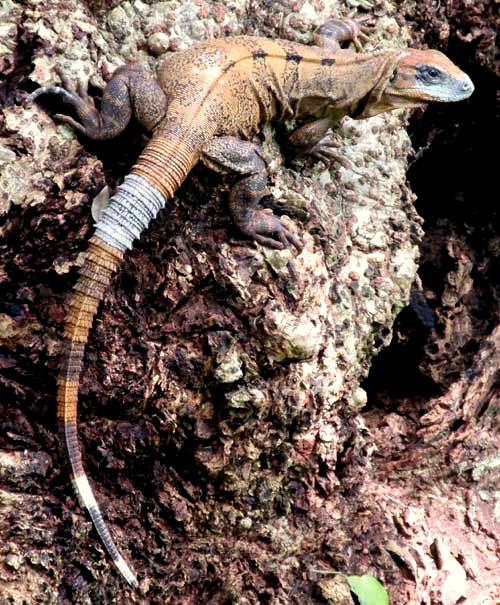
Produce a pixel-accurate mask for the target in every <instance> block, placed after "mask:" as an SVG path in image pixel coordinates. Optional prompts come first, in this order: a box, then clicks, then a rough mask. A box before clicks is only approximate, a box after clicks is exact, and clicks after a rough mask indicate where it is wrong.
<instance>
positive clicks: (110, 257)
mask: <svg viewBox="0 0 500 605" xmlns="http://www.w3.org/2000/svg"><path fill="white" fill-rule="evenodd" d="M192 163H193V155H192V154H190V153H188V151H187V150H186V149H185V148H183V146H182V145H179V144H178V143H177V144H174V143H173V142H171V141H170V140H166V139H162V138H159V137H158V138H156V139H153V140H152V141H151V142H150V144H149V145H148V147H147V148H146V149H145V150H144V152H143V153H142V155H141V156H140V158H139V160H138V161H137V164H136V165H135V166H134V168H133V169H132V172H131V174H129V175H128V176H127V177H125V181H124V183H123V184H122V185H121V186H120V187H119V188H118V190H117V192H116V194H115V195H114V196H113V197H112V198H111V200H110V203H109V205H108V206H107V207H106V208H105V210H104V211H103V215H102V218H101V219H100V220H99V222H98V223H97V225H96V232H95V235H94V236H93V237H92V238H91V240H90V244H89V249H88V251H87V254H86V257H85V261H84V264H83V267H82V268H81V270H80V276H79V279H78V281H77V283H76V285H75V288H74V292H73V295H72V297H71V300H70V303H69V312H68V316H67V319H66V327H65V333H64V340H65V344H64V354H63V359H62V364H61V371H60V375H59V380H58V393H57V403H58V408H57V416H58V421H59V424H60V427H61V431H62V433H63V434H64V440H65V443H66V450H67V453H68V457H69V461H70V464H71V480H72V483H73V486H74V488H75V492H76V495H77V497H78V499H79V501H80V503H81V504H82V505H83V506H84V507H85V508H86V509H87V510H88V512H89V514H90V517H91V519H92V523H93V524H94V526H95V528H96V529H97V532H98V533H99V536H100V537H101V540H102V543H103V544H104V547H105V548H106V550H107V551H108V553H109V555H110V557H111V559H112V560H113V562H114V564H115V565H116V567H117V568H118V571H119V572H120V574H121V575H122V576H123V577H124V578H125V580H126V581H127V582H128V583H129V584H130V586H132V587H133V588H137V587H138V585H139V584H138V581H137V578H136V576H135V574H134V572H133V571H132V569H131V568H130V567H129V565H128V564H127V563H126V561H125V559H124V558H123V557H122V555H121V554H120V551H119V550H118V548H117V546H116V544H115V543H114V541H113V538H112V537H111V534H110V532H109V530H108V528H107V526H106V523H105V522H104V519H103V517H102V514H101V511H100V509H99V505H98V504H97V501H96V499H95V497H94V494H93V492H92V488H91V486H90V483H89V481H88V479H87V475H86V473H85V470H84V468H83V462H82V454H81V450H80V444H79V441H78V427H77V405H78V389H79V384H80V376H81V372H82V368H83V360H84V352H85V346H86V344H87V340H88V335H89V331H90V328H91V327H92V323H93V321H94V317H95V315H96V313H97V309H98V306H99V303H100V301H101V300H102V299H103V297H104V293H105V291H106V289H107V288H108V287H109V284H110V281H111V276H112V274H113V272H114V271H115V270H116V268H117V267H118V265H119V264H120V263H121V261H122V259H123V256H124V253H125V252H126V250H128V249H130V248H132V245H133V241H134V239H136V238H138V237H139V236H140V235H141V233H142V231H144V229H146V227H147V226H148V225H149V223H150V221H151V219H153V218H155V217H156V215H157V214H158V212H159V211H160V210H161V209H162V208H164V207H165V204H166V201H167V199H169V198H170V197H172V196H173V194H174V192H175V190H176V189H177V188H178V187H179V185H180V184H181V183H182V181H183V180H184V179H185V177H186V176H187V173H188V172H189V170H190V169H191V166H192Z"/></svg>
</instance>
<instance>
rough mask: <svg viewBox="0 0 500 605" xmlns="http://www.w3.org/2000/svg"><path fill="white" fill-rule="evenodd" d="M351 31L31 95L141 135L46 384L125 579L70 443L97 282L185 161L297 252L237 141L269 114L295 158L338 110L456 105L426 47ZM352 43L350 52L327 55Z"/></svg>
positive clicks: (243, 220) (332, 24)
mask: <svg viewBox="0 0 500 605" xmlns="http://www.w3.org/2000/svg"><path fill="white" fill-rule="evenodd" d="M361 35H362V34H361V29H360V27H359V25H358V24H357V23H356V22H355V21H353V20H351V19H345V20H330V21H328V22H326V23H325V24H324V25H322V26H321V27H320V28H319V29H318V30H317V31H316V33H315V37H314V45H313V46H306V45H302V44H297V43H294V42H289V41H285V40H271V39H266V38H260V37H253V36H237V37H232V38H227V39H218V40H210V41H207V42H203V43H201V44H198V45H197V46H194V47H193V48H190V49H188V50H185V51H182V52H177V53H172V54H169V55H168V56H166V58H165V59H164V60H163V62H162V64H161V66H160V68H159V72H158V75H157V77H153V76H152V75H151V74H150V73H148V72H147V71H145V70H144V69H143V68H141V67H139V66H138V65H137V64H130V65H126V66H124V67H121V68H119V69H118V70H116V72H115V73H114V75H113V77H112V79H111V80H110V81H109V83H108V84H107V86H106V88H105V90H104V92H103V97H102V105H101V110H100V111H97V110H96V108H95V106H94V103H93V101H92V99H91V98H90V97H88V96H87V94H86V92H85V91H83V90H81V87H80V90H78V92H77V91H75V90H74V89H73V88H72V86H71V85H70V84H69V83H67V82H66V81H65V78H62V80H63V85H65V88H63V87H60V86H48V87H42V88H39V89H38V90H36V91H35V92H34V93H32V94H31V95H30V97H29V99H30V100H31V101H32V100H33V99H35V98H37V97H38V96H40V95H42V94H45V93H54V94H57V95H60V96H62V97H63V99H64V101H66V102H67V103H68V104H69V105H70V106H71V107H72V109H73V110H74V113H75V115H76V119H74V118H72V117H70V116H67V115H57V116H55V117H56V118H58V119H59V120H60V121H62V122H66V123H67V124H70V125H71V126H72V127H73V128H75V129H76V130H77V131H79V132H81V133H83V134H84V135H86V136H87V137H89V138H91V139H99V140H102V139H109V138H112V137H115V136H116V135H118V134H119V133H120V132H122V131H123V130H124V128H125V127H126V126H127V124H128V122H129V121H130V119H131V116H132V115H134V116H135V118H136V119H137V120H138V121H139V123H140V124H142V125H143V126H144V127H145V128H146V129H147V130H149V131H150V132H151V133H152V136H151V139H150V141H149V143H148V144H147V146H146V147H145V149H144V150H143V151H142V153H141V154H140V156H139V158H138V160H137V162H136V163H135V165H134V166H133V168H132V169H131V171H130V174H129V175H128V176H126V177H125V180H124V182H123V184H122V185H121V186H119V187H118V189H117V192H116V193H115V195H113V196H112V197H111V199H110V202H109V205H108V206H107V207H106V208H105V209H104V211H103V213H102V217H101V218H100V220H98V222H97V224H96V228H95V234H94V236H93V237H92V238H91V239H90V246H89V249H88V252H87V253H86V256H85V261H84V264H83V267H82V269H81V271H80V276H79V279H78V281H77V283H76V285H75V287H74V293H73V296H72V298H71V301H70V303H69V312H68V315H67V320H66V329H65V337H64V338H65V344H64V354H63V359H62V364H61V372H60V376H59V381H58V394H57V402H58V412H57V415H58V421H59V423H60V424H61V425H62V430H63V433H64V439H65V442H66V448H67V452H68V455H69V460H70V464H71V471H72V482H73V485H74V488H75V490H76V493H77V495H78V498H79V500H80V501H81V503H82V504H83V506H85V507H86V508H87V510H88V511H89V513H90V516H91V518H92V521H93V523H94V526H95V527H96V529H97V531H98V533H99V535H100V537H101V540H102V542H103V544H104V546H105V548H106V550H107V551H108V553H109V554H110V556H111V558H112V560H113V562H114V563H115V565H116V567H117V568H118V570H119V571H120V573H121V575H122V576H123V577H124V578H125V580H127V582H128V583H129V584H130V585H131V586H133V587H137V586H138V581H137V579H136V576H135V575H134V573H133V572H132V570H131V568H130V567H129V565H128V564H127V563H126V562H125V560H124V558H123V557H122V555H121V554H120V552H119V550H118V549H117V547H116V545H115V543H114V541H113V539H112V537H111V534H110V532H109V530H108V528H107V526H106V524H105V522H104V520H103V517H102V514H101V511H100V509H99V506H98V504H97V502H96V499H95V497H94V494H93V492H92V488H91V486H90V484H89V481H88V479H87V475H86V473H85V470H84V467H83V463H82V455H81V451H80V445H79V441H78V435H77V402H78V389H79V382H80V374H81V372H82V367H83V361H84V351H85V346H86V343H87V339H88V334H89V330H90V328H91V326H92V323H93V320H94V317H95V315H96V313H97V309H98V306H99V303H100V301H101V300H102V299H103V297H104V293H105V291H106V289H107V288H108V287H109V284H110V280H111V276H112V274H113V272H114V271H115V270H116V269H117V267H118V266H119V264H120V263H121V261H122V259H123V255H124V253H125V252H126V251H127V250H129V249H131V248H132V246H133V242H134V240H135V239H136V238H138V237H140V235H141V233H142V232H143V231H144V230H145V229H146V228H147V227H148V225H149V223H150V221H151V220H152V219H153V218H155V217H156V215H157V214H158V212H159V210H161V209H162V208H163V207H164V206H165V204H166V202H167V200H168V199H169V198H171V197H172V196H173V195H174V193H175V191H176V189H177V188H178V187H179V186H180V185H181V183H182V182H183V181H184V179H185V178H186V176H187V175H188V173H189V171H190V170H191V168H193V166H194V165H195V164H196V163H197V162H198V161H200V160H201V161H202V162H204V163H205V164H206V165H208V166H209V167H211V168H214V169H216V170H226V171H233V172H235V173H236V174H237V175H238V177H239V178H238V180H237V182H236V184H235V185H234V186H233V187H232V189H231V191H230V194H229V208H230V213H231V216H232V218H233V220H234V223H235V225H236V227H237V228H238V229H239V231H240V232H241V233H242V234H243V235H245V236H246V237H248V238H250V239H252V240H254V241H256V242H257V243H259V244H262V245H263V246H268V247H272V248H284V247H287V246H294V247H295V248H296V249H297V250H298V251H300V250H301V249H302V242H301V240H300V238H299V237H298V236H297V235H296V234H295V233H293V232H292V231H290V230H289V229H287V228H286V227H285V226H284V225H283V224H282V223H281V221H280V220H279V218H278V217H277V216H275V215H274V214H273V213H272V212H270V211H269V210H265V209H263V208H261V207H259V202H260V200H261V199H262V198H263V197H264V196H266V195H268V193H269V192H268V188H267V171H266V165H265V163H264V161H263V159H262V157H261V154H260V152H259V147H258V145H256V144H255V143H253V142H251V141H250V140H249V139H250V137H251V136H252V135H253V134H255V133H256V132H257V131H258V128H259V125H261V124H262V123H264V122H269V121H273V120H287V119H290V118H295V119H297V120H306V121H305V122H304V123H303V124H302V125H300V126H299V127H298V128H297V129H296V130H295V131H294V132H293V133H292V134H291V135H290V137H289V139H288V144H289V147H290V148H291V149H292V150H293V151H295V152H297V153H300V154H303V155H304V154H307V153H310V154H312V155H315V156H317V157H320V158H323V159H325V158H327V159H328V157H331V155H332V154H333V150H332V148H331V146H329V145H328V141H327V139H326V138H325V135H326V134H327V131H328V130H329V129H330V128H331V127H332V126H334V124H335V123H336V122H337V121H338V120H339V119H340V118H341V117H343V116H350V117H351V118H354V119H364V118H369V117H371V116H374V115H376V114H379V113H381V112H385V111H390V110H392V109H396V108H400V107H414V106H416V105H420V104H421V103H424V102H427V101H443V102H448V101H460V100H462V99H467V98H468V97H469V96H470V95H471V94H472V92H473V90H474V86H473V84H472V82H471V80H470V78H469V77H468V76H467V75H466V74H465V73H464V72H462V71H461V70H460V69H459V68H458V67H456V66H455V65H454V64H453V63H452V62H451V61H450V60H449V59H448V58H447V57H446V56H445V55H443V54H442V53H440V52H438V51H435V50H415V49H406V50H377V51H373V52H362V51H361V48H360V43H359V38H360V36H361ZM341 42H353V43H354V44H355V46H356V51H353V50H349V49H341V46H340V43H341Z"/></svg>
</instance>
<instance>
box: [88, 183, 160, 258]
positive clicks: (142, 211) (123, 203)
mask: <svg viewBox="0 0 500 605" xmlns="http://www.w3.org/2000/svg"><path fill="white" fill-rule="evenodd" d="M166 203H167V198H166V197H165V196H164V195H163V194H162V193H161V192H160V191H158V190H157V189H155V188H154V187H153V186H152V185H150V183H149V182H148V181H147V180H146V179H145V178H143V177H142V176H140V175H138V174H129V175H127V176H126V177H125V180H124V182H123V183H122V184H121V185H120V186H119V187H118V190H117V192H116V193H115V195H113V197H112V198H111V199H110V201H109V205H108V206H106V208H105V209H104V210H103V212H102V216H101V218H100V219H99V221H98V222H97V223H96V230H95V234H96V235H97V236H98V237H99V238H101V240H102V241H104V242H106V243H107V244H109V245H110V246H113V247H114V248H117V249H118V250H121V251H122V252H125V251H126V250H131V249H132V247H133V241H134V240H135V239H138V238H139V237H140V235H141V233H142V232H143V231H144V229H146V228H147V227H148V226H149V223H150V222H151V220H152V219H154V218H155V217H156V216H157V214H158V212H159V211H160V210H161V209H162V208H165V205H166Z"/></svg>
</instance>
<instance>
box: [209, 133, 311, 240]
mask: <svg viewBox="0 0 500 605" xmlns="http://www.w3.org/2000/svg"><path fill="white" fill-rule="evenodd" d="M201 160H202V161H203V163H204V164H205V165H207V166H208V167H209V168H212V169H213V170H217V171H219V172H220V171H224V172H227V171H234V172H237V173H238V174H240V175H242V178H241V179H240V180H239V181H238V182H237V183H236V184H235V185H234V186H233V188H232V189H231V192H230V194H229V210H230V212H231V216H232V218H233V221H234V223H235V225H236V227H237V228H238V229H239V230H240V231H241V233H242V234H243V235H245V236H246V237H249V238H251V239H253V240H255V241H256V242H257V243H259V244H262V245H263V246H267V247H268V248H278V249H283V248H285V247H288V246H290V245H292V246H294V247H295V248H296V249H297V250H298V251H300V250H302V248H303V243H302V241H301V240H300V238H299V237H297V235H295V233H293V232H292V231H289V230H288V229H287V228H286V227H285V226H284V225H283V223H282V222H281V221H280V219H279V218H278V217H277V216H275V215H274V214H273V212H272V210H269V209H264V208H258V204H259V202H260V201H261V200H262V198H263V197H265V196H267V195H269V189H268V187H267V170H266V165H265V163H264V160H263V159H262V158H261V157H260V155H259V153H258V147H257V145H254V144H253V143H250V142H248V141H242V140H241V139H238V138H237V137H232V136H225V137H216V138H214V139H212V140H211V141H210V142H209V143H207V144H206V145H205V147H204V148H203V151H202V155H201Z"/></svg>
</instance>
